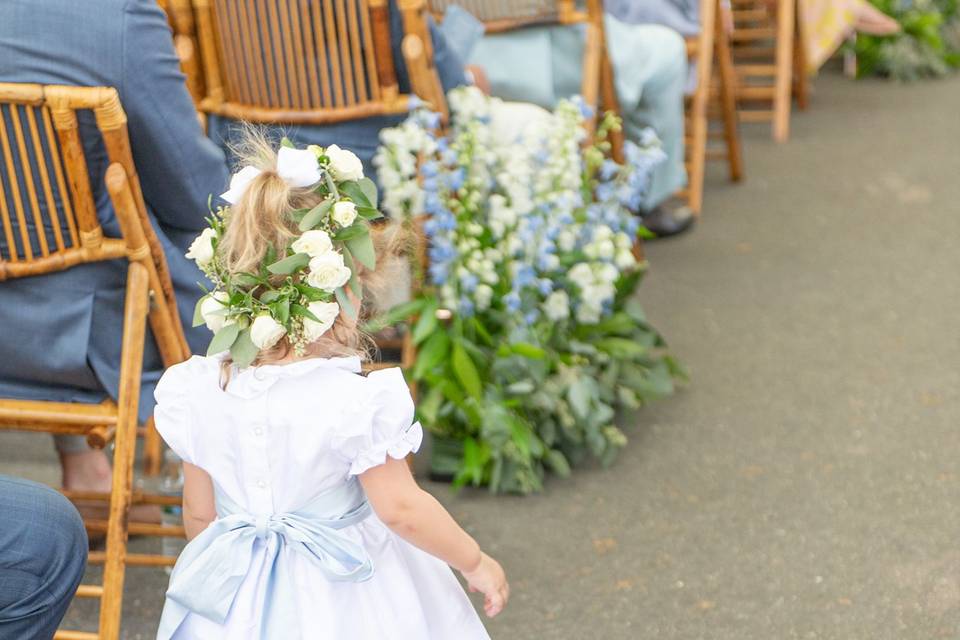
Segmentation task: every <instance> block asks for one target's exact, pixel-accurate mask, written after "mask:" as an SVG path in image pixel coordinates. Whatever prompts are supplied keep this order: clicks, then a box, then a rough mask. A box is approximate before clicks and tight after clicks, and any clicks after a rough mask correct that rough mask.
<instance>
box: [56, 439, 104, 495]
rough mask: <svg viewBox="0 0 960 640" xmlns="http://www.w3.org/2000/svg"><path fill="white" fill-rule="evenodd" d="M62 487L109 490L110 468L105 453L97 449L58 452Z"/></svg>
mask: <svg viewBox="0 0 960 640" xmlns="http://www.w3.org/2000/svg"><path fill="white" fill-rule="evenodd" d="M60 468H61V471H62V484H63V488H64V489H69V490H72V491H103V492H106V491H110V482H111V473H112V472H111V469H110V460H109V459H107V454H105V453H104V452H103V451H99V450H97V449H87V450H86V451H71V452H60Z"/></svg>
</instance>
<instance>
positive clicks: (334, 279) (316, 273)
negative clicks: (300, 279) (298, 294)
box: [307, 251, 350, 291]
mask: <svg viewBox="0 0 960 640" xmlns="http://www.w3.org/2000/svg"><path fill="white" fill-rule="evenodd" d="M349 280H350V269H348V268H347V267H346V266H344V264H343V256H342V255H341V254H340V253H338V252H336V251H328V252H327V253H324V254H321V255H319V256H317V257H315V258H312V259H311V260H310V274H309V275H308V276H307V284H309V285H310V286H311V287H316V288H317V289H323V290H324V291H334V290H336V289H337V288H339V287H342V286H343V285H345V284H347V282H348V281H349Z"/></svg>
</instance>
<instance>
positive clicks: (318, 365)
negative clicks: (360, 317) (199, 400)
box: [226, 356, 361, 398]
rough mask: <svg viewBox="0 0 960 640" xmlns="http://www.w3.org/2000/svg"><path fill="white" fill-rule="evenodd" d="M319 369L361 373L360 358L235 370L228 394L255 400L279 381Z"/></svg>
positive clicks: (322, 359)
mask: <svg viewBox="0 0 960 640" xmlns="http://www.w3.org/2000/svg"><path fill="white" fill-rule="evenodd" d="M318 369H342V370H343V371H349V372H350V373H360V371H361V368H360V358H359V357H357V356H350V357H346V358H310V359H309V360H301V361H299V362H292V363H290V364H268V365H262V366H259V367H249V368H247V369H243V370H241V371H239V372H238V371H237V369H236V368H234V369H233V371H232V372H231V375H230V382H229V384H227V389H226V391H227V393H229V394H230V395H233V396H239V397H241V398H253V397H255V396H258V395H260V394H262V393H264V392H266V391H267V390H268V389H269V388H270V387H272V386H273V385H274V384H276V382H277V381H278V380H281V379H283V378H293V377H298V376H302V375H305V374H307V373H310V372H311V371H316V370H318Z"/></svg>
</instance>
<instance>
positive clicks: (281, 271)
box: [267, 253, 310, 276]
mask: <svg viewBox="0 0 960 640" xmlns="http://www.w3.org/2000/svg"><path fill="white" fill-rule="evenodd" d="M308 264H310V256H309V255H307V254H306V253H295V254H293V255H292V256H288V257H286V258H284V259H283V260H278V261H277V262H274V263H273V264H271V265H269V266H268V267H267V270H269V271H270V273H274V274H276V275H281V276H288V275H290V274H291V273H293V272H294V271H296V270H297V269H301V268H303V267H305V266H307V265H308Z"/></svg>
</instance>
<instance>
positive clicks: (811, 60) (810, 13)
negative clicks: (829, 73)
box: [797, 0, 866, 73]
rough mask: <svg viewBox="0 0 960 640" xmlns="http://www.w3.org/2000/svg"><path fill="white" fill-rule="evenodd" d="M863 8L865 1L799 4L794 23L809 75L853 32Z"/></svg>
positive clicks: (825, 0) (822, 0)
mask: <svg viewBox="0 0 960 640" xmlns="http://www.w3.org/2000/svg"><path fill="white" fill-rule="evenodd" d="M864 4H866V0H799V3H798V7H797V19H798V20H799V21H800V35H801V38H802V39H803V46H804V50H805V52H806V54H807V70H808V71H809V72H811V73H813V72H815V71H816V70H817V69H819V68H820V66H821V65H822V64H823V63H824V62H826V61H827V59H828V58H829V57H830V56H831V55H833V53H834V52H835V51H836V50H837V48H838V47H839V46H840V45H841V44H842V43H843V41H844V39H845V38H846V37H847V36H848V35H850V34H851V33H852V32H853V28H854V25H855V24H856V19H857V13H858V9H859V8H860V7H862V6H863V5H864Z"/></svg>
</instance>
